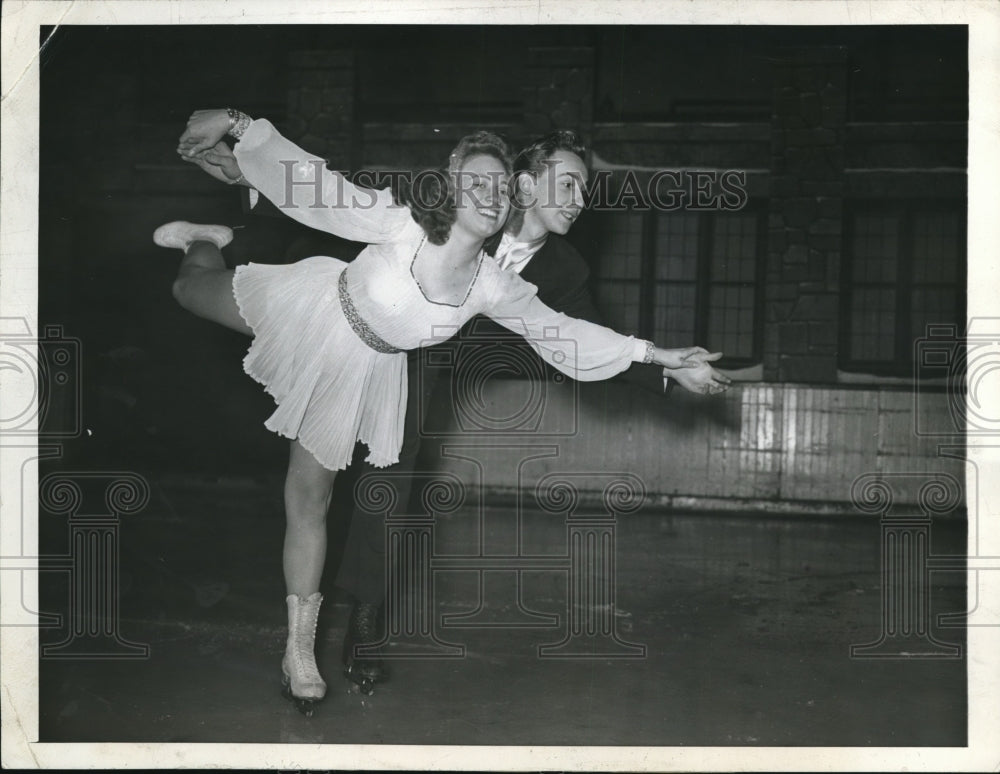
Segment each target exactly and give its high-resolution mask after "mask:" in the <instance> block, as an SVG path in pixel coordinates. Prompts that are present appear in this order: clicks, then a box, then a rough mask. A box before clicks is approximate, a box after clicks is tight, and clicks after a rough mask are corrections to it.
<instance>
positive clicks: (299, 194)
mask: <svg viewBox="0 0 1000 774" xmlns="http://www.w3.org/2000/svg"><path fill="white" fill-rule="evenodd" d="M233 152H234V154H235V155H236V160H237V161H238V162H239V165H240V171H241V172H242V173H243V176H244V177H245V178H246V180H247V182H248V183H250V184H251V185H252V186H253V187H254V188H256V189H257V190H258V191H260V192H261V193H262V194H263V195H264V196H266V197H267V198H268V199H270V200H271V202H272V203H274V205H275V206H277V207H278V208H279V210H280V211H281V212H282V213H284V214H286V215H288V216H289V217H291V218H293V219H294V220H297V221H299V222H300V223H302V224H303V225H306V226H310V227H311V228H315V229H318V230H320V231H326V232H328V233H331V234H335V235H337V236H339V237H342V238H344V239H350V240H352V241H354V242H366V243H368V244H381V243H383V242H387V241H390V240H391V238H392V235H393V234H394V233H396V231H397V230H398V229H399V228H400V227H401V226H402V225H403V224H404V223H405V222H406V221H407V220H409V218H410V215H409V211H408V210H407V209H406V207H403V206H401V205H398V204H395V203H394V202H393V200H392V194H391V192H390V191H389V190H388V189H384V190H375V189H370V188H359V187H358V186H356V185H354V184H353V183H351V182H350V181H349V180H348V179H347V178H346V177H344V176H343V175H342V174H340V173H339V172H333V171H331V170H329V169H327V168H326V164H325V162H324V161H323V160H322V159H319V158H317V157H316V156H314V155H313V154H311V153H308V152H307V151H304V150H302V149H301V148H299V147H298V146H297V145H296V144H295V143H293V142H291V141H289V140H287V139H285V138H284V137H282V136H281V134H280V133H279V132H278V130H277V129H275V128H274V126H273V125H272V124H271V122H270V121H267V120H266V119H262V118H258V119H256V120H255V121H253V122H252V123H251V124H250V126H249V127H248V128H247V130H246V131H245V132H244V133H243V136H242V138H240V141H239V142H238V143H236V147H235V148H234V150H233Z"/></svg>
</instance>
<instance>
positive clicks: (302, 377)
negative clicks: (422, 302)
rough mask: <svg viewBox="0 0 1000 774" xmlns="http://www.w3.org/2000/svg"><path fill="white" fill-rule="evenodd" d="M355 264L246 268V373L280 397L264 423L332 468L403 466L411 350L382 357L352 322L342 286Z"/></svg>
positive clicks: (238, 292) (332, 261) (241, 291)
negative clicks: (363, 459)
mask: <svg viewBox="0 0 1000 774" xmlns="http://www.w3.org/2000/svg"><path fill="white" fill-rule="evenodd" d="M347 265H348V264H347V263H345V262H344V261H341V260H338V259H336V258H329V257H325V256H317V257H314V258H307V259H305V260H302V261H299V262H297V263H294V264H288V265H270V264H255V263H251V264H249V265H246V266H239V267H237V269H236V274H235V276H234V278H233V296H234V297H235V298H236V303H237V305H238V306H239V310H240V314H242V315H243V319H244V320H246V322H247V324H248V325H249V326H250V328H251V329H252V330H253V333H254V338H253V342H252V343H251V345H250V349H249V351H248V352H247V355H246V357H245V358H244V360H243V369H244V370H245V371H246V372H247V373H248V374H249V375H250V376H252V377H253V378H254V379H256V380H257V381H258V382H260V383H261V384H262V385H263V386H264V389H265V390H266V391H267V392H268V393H269V394H270V395H271V397H273V398H274V401H275V403H276V404H277V409H276V410H275V412H274V413H273V414H272V415H271V416H270V417H269V418H268V420H267V421H266V422H265V423H264V424H265V426H266V427H267V428H268V429H269V430H271V431H273V432H275V433H278V434H279V435H282V436H284V437H285V438H291V439H293V440H298V441H299V443H301V444H302V446H303V447H304V448H305V449H306V450H307V451H308V452H309V453H310V454H312V455H313V456H314V457H315V458H316V460H317V461H318V462H319V463H320V464H321V465H322V466H323V467H325V468H327V469H329V470H342V469H344V468H345V467H347V466H348V465H349V464H350V462H351V457H352V455H353V452H354V446H355V444H356V442H357V441H361V442H363V443H364V444H365V445H367V446H368V450H369V454H368V458H367V459H368V462H370V463H371V464H372V465H375V466H377V467H385V466H387V465H391V464H393V463H395V462H397V461H398V460H399V450H400V448H401V447H402V444H403V421H404V416H405V414H406V397H407V396H406V389H407V387H406V385H407V381H406V353H405V352H397V353H392V354H386V353H382V352H376V351H375V350H373V349H371V348H370V347H369V346H368V345H367V344H365V343H364V342H363V341H362V340H361V339H360V338H359V337H358V335H357V334H356V333H355V332H354V330H353V329H352V328H351V326H350V323H349V322H348V321H347V318H346V317H345V316H344V312H343V309H342V307H341V303H340V298H339V297H338V295H337V280H338V278H339V277H340V273H341V272H342V271H343V270H344V269H345V268H346V267H347Z"/></svg>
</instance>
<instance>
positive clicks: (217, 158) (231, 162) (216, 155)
mask: <svg viewBox="0 0 1000 774" xmlns="http://www.w3.org/2000/svg"><path fill="white" fill-rule="evenodd" d="M178 153H179V154H180V157H181V159H183V160H184V161H187V162H188V163H190V164H195V165H197V166H198V167H200V168H201V170H202V171H203V172H205V173H207V174H209V175H211V176H212V177H214V178H215V179H216V180H219V181H221V182H223V183H227V184H230V185H231V184H233V183H241V184H243V185H246V186H249V185H250V184H249V183H248V182H247V181H246V180H245V179H244V177H243V173H242V172H241V171H240V165H239V162H237V161H236V156H234V155H233V152H232V151H231V150H230V149H229V146H228V145H226V144H225V143H224V142H218V143H216V144H215V147H213V148H210V149H208V150H204V151H201V152H199V153H197V154H195V155H194V156H189V155H187V154H186V153H182V152H181V151H180V150H178Z"/></svg>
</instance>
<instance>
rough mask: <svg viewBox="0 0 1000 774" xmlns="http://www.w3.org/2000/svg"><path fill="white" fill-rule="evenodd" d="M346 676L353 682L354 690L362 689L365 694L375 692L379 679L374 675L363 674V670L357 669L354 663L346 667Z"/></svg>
mask: <svg viewBox="0 0 1000 774" xmlns="http://www.w3.org/2000/svg"><path fill="white" fill-rule="evenodd" d="M344 677H346V678H347V679H348V680H350V681H351V683H353V688H354V690H356V691H360V692H361V693H363V694H364V695H365V696H371V695H372V694H373V693H375V683H376V682H377V681H376V680H375V679H374V678H372V677H368V676H366V675H364V674H362V673H361V670H359V669H355V668H354V666H353V665H352V666H349V667H346V668H345V669H344Z"/></svg>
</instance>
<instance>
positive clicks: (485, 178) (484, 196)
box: [453, 154, 510, 239]
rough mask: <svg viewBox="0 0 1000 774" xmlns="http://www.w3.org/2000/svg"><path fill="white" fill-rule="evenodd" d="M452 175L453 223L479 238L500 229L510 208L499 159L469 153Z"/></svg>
mask: <svg viewBox="0 0 1000 774" xmlns="http://www.w3.org/2000/svg"><path fill="white" fill-rule="evenodd" d="M453 175H454V177H453V180H454V183H455V199H456V202H455V204H456V206H455V226H457V227H458V228H460V229H462V230H463V231H466V232H467V233H469V234H471V235H474V236H476V237H478V238H480V239H486V238H487V237H490V236H492V235H493V234H495V233H496V232H497V231H499V230H500V229H501V228H503V225H504V223H505V222H506V220H507V214H508V212H509V211H510V200H509V199H508V198H507V183H508V180H509V177H510V175H509V173H508V172H507V169H506V168H505V167H504V165H503V162H501V161H500V160H499V159H498V158H496V157H494V156H490V155H488V154H478V155H475V156H470V157H469V158H467V159H466V160H465V162H464V163H463V164H462V166H461V167H459V168H458V169H457V170H455V172H454V173H453Z"/></svg>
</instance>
